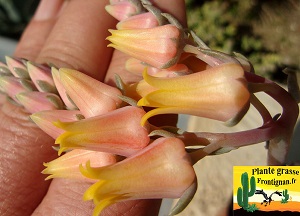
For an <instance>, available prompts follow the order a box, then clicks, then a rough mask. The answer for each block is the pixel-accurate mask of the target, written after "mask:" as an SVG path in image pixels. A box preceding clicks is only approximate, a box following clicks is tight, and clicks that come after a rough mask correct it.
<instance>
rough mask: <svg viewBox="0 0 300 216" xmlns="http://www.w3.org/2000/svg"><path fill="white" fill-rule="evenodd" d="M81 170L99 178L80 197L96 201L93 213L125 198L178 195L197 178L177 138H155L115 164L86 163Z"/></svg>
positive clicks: (85, 174)
mask: <svg viewBox="0 0 300 216" xmlns="http://www.w3.org/2000/svg"><path fill="white" fill-rule="evenodd" d="M80 170H81V172H82V174H83V175H84V176H86V177H88V178H91V179H96V180H98V182H97V183H95V184H94V185H92V186H91V187H90V188H89V189H88V190H87V191H86V192H85V194H84V197H83V198H84V200H93V201H94V203H95V204H96V207H95V209H94V213H93V215H94V216H96V215H99V214H100V212H101V211H102V210H103V209H104V208H105V207H107V206H109V205H111V204H113V203H116V202H120V201H124V200H132V199H156V198H179V197H180V196H181V195H182V194H183V193H184V192H185V191H186V190H187V189H189V187H190V186H191V185H192V184H193V182H194V181H195V178H196V176H195V172H194V169H193V167H192V165H191V161H190V159H189V157H188V155H187V153H186V151H185V146H184V143H183V142H181V141H180V140H179V139H176V138H160V139H157V140H155V141H154V142H153V143H152V144H151V145H149V146H147V147H146V148H144V149H143V150H141V151H139V152H138V153H136V154H135V155H134V156H132V157H130V158H127V159H125V160H123V161H121V162H118V163H116V164H113V165H110V166H106V167H91V165H90V163H89V162H88V163H87V164H86V168H84V167H83V166H81V167H80ZM124 170H126V171H124Z"/></svg>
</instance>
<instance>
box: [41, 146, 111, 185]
mask: <svg viewBox="0 0 300 216" xmlns="http://www.w3.org/2000/svg"><path fill="white" fill-rule="evenodd" d="M88 160H89V161H90V162H91V163H92V164H93V166H100V167H101V166H106V165H110V164H113V163H115V162H116V159H115V157H114V156H113V155H111V154H108V153H103V152H95V151H88V150H81V149H74V150H72V151H70V152H67V153H66V154H64V155H63V156H61V157H58V158H57V159H55V160H53V161H51V162H49V163H44V166H46V168H45V169H44V170H43V172H42V173H43V174H48V175H49V176H48V177H47V178H46V180H48V179H51V178H76V179H78V178H85V177H84V176H83V175H82V174H81V172H80V170H79V165H80V164H82V163H85V162H86V161H88Z"/></svg>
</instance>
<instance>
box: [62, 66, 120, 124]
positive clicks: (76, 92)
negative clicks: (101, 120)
mask: <svg viewBox="0 0 300 216" xmlns="http://www.w3.org/2000/svg"><path fill="white" fill-rule="evenodd" d="M59 78H60V82H61V84H62V85H63V87H64V89H65V90H66V92H67V94H68V96H69V97H70V98H71V99H72V101H73V102H74V103H75V104H76V106H77V107H78V108H79V110H80V111H81V113H82V114H83V115H84V117H86V118H88V117H93V116H97V115H102V114H105V113H107V112H109V111H112V110H115V109H117V108H118V107H119V106H120V105H121V103H122V101H121V99H120V98H119V97H118V96H120V95H122V93H121V92H120V91H119V90H118V89H117V88H114V87H112V86H109V85H106V84H105V83H102V82H100V81H98V80H96V79H94V78H92V77H89V76H88V75H86V74H84V73H81V72H79V71H76V70H72V69H67V68H61V69H59Z"/></svg>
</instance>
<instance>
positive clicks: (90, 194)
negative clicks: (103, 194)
mask: <svg viewBox="0 0 300 216" xmlns="http://www.w3.org/2000/svg"><path fill="white" fill-rule="evenodd" d="M103 183H104V181H98V182H96V183H95V184H93V185H92V186H90V187H89V188H88V189H87V190H86V191H85V192H84V194H83V200H84V201H88V200H92V199H94V198H95V193H96V192H97V190H98V189H99V187H101V185H103Z"/></svg>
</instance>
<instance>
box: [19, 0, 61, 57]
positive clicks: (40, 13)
mask: <svg viewBox="0 0 300 216" xmlns="http://www.w3.org/2000/svg"><path fill="white" fill-rule="evenodd" d="M66 4H67V1H64V0H41V2H40V4H39V6H38V8H37V10H36V12H35V14H34V16H33V18H32V20H31V21H30V23H29V24H28V26H27V27H26V29H25V31H24V33H23V34H22V37H21V39H20V41H19V43H18V45H17V47H16V50H15V53H14V56H16V57H20V58H25V59H28V60H31V61H34V60H35V58H36V57H37V55H38V54H39V53H40V51H41V49H42V47H43V45H44V43H45V41H46V39H47V38H48V35H49V33H50V32H51V30H52V28H53V26H54V25H55V23H56V20H57V18H58V16H59V14H60V13H61V12H62V10H63V8H64V6H65V5H66Z"/></svg>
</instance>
